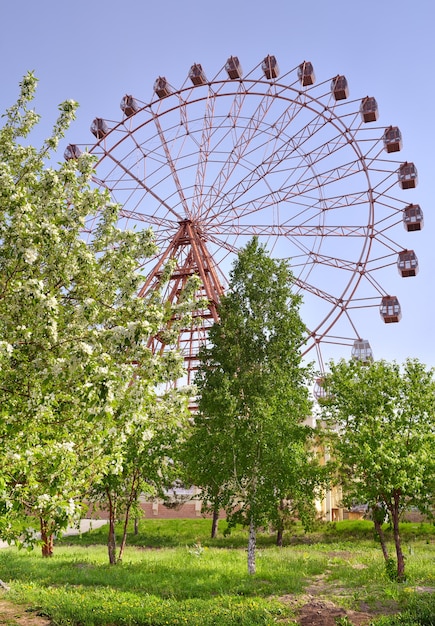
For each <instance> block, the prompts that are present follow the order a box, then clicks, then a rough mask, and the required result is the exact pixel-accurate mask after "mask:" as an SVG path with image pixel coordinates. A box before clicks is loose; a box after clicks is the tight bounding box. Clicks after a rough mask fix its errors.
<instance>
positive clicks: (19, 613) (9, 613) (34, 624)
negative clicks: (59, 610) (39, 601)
mask: <svg viewBox="0 0 435 626" xmlns="http://www.w3.org/2000/svg"><path fill="white" fill-rule="evenodd" d="M50 623H51V622H50V621H49V620H47V619H46V618H44V617H40V616H39V615H36V613H34V612H32V611H29V610H28V609H26V607H25V606H20V605H19V604H13V603H12V602H8V601H7V600H3V599H0V625H1V626H6V625H7V626H49V624H50Z"/></svg>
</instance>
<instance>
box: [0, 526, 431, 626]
mask: <svg viewBox="0 0 435 626" xmlns="http://www.w3.org/2000/svg"><path fill="white" fill-rule="evenodd" d="M225 526H226V525H225V522H220V525H219V536H218V538H217V539H215V540H211V539H210V538H209V533H210V521H209V520H203V519H199V520H143V521H142V522H141V524H140V527H139V533H138V535H134V534H133V533H130V534H129V537H128V544H129V547H128V548H127V550H126V553H125V556H124V559H123V562H122V564H119V565H117V566H110V565H108V558H107V550H106V546H105V542H106V538H107V536H106V533H107V529H104V528H102V529H98V530H94V531H92V532H90V533H87V534H85V535H83V536H82V537H65V538H63V539H62V540H59V541H58V542H57V544H56V547H55V555H54V557H53V558H52V559H42V558H41V557H40V555H39V550H34V551H33V552H26V551H18V550H16V549H6V550H1V551H0V579H1V580H3V581H5V582H7V583H8V584H9V585H10V587H11V591H9V592H8V594H7V595H8V597H9V598H10V599H12V600H13V601H15V602H17V603H24V604H27V605H30V606H31V607H32V608H34V609H36V610H38V611H39V612H40V613H41V614H44V615H48V616H50V618H51V619H52V620H53V623H54V624H57V625H58V626H61V625H62V626H66V625H67V624H68V625H69V626H79V625H80V626H115V625H116V626H117V625H124V624H129V625H148V626H160V625H163V624H174V625H176V624H190V625H192V626H209V625H212V624H213V625H217V624H219V625H224V626H225V625H233V624H238V625H242V626H245V625H246V626H256V625H260V624H262V625H269V624H276V623H277V621H280V620H284V619H287V620H288V619H291V617H292V615H293V613H292V612H293V611H294V609H295V605H294V604H289V603H286V602H284V601H282V600H280V598H282V597H284V596H287V597H288V596H291V597H292V598H295V599H296V600H298V599H299V601H300V602H302V593H303V592H304V589H305V588H306V586H307V585H308V584H310V583H312V582H313V581H314V582H315V581H318V580H322V584H323V588H322V590H321V591H320V593H321V594H322V595H323V597H325V598H327V599H330V600H332V601H334V602H335V603H336V604H337V605H340V606H343V607H349V608H354V609H358V608H359V607H360V606H362V604H364V605H365V606H369V607H372V608H375V607H376V608H379V607H381V608H382V607H388V608H390V609H391V607H393V608H397V607H402V609H403V612H404V613H403V615H405V612H406V611H408V612H409V611H410V610H411V609H412V607H413V603H414V604H415V605H416V606H417V608H418V607H419V608H418V610H420V612H421V611H424V610H426V609H425V608H424V606H423V605H424V603H425V602H426V596H427V595H428V594H425V593H423V594H421V593H420V591H418V590H419V589H420V588H422V589H425V588H429V587H431V588H433V587H435V572H434V561H435V528H434V527H433V526H431V525H429V524H428V525H423V526H422V525H409V526H406V528H405V527H404V528H403V529H402V535H403V537H404V544H405V552H406V553H407V554H408V559H407V568H408V581H407V583H406V584H405V585H403V584H402V585H400V584H398V583H394V582H392V581H389V580H388V579H387V578H386V576H385V571H384V566H383V560H382V554H381V551H380V548H379V546H378V544H377V543H376V542H375V541H374V539H373V532H372V529H371V526H370V524H366V523H364V522H362V523H361V522H360V523H354V522H347V523H346V522H343V523H337V524H335V525H323V526H319V527H318V528H317V529H316V531H315V532H313V533H310V534H309V535H305V534H304V533H303V532H302V531H301V529H300V527H298V526H296V527H294V528H293V529H292V530H291V531H289V532H287V537H286V544H287V545H286V546H285V547H284V548H282V549H279V548H276V547H275V546H274V545H273V540H274V538H273V537H272V536H271V535H270V534H269V533H261V534H260V536H259V541H258V545H259V548H258V553H257V573H256V575H255V576H249V575H248V574H247V565H246V541H247V535H246V531H245V530H244V529H242V528H237V529H235V531H234V532H232V534H231V535H230V536H228V537H225V536H224V535H223V531H224V529H225ZM133 544H135V545H133ZM432 596H433V594H432ZM428 602H429V600H428ZM422 606H423V608H422ZM414 608H415V607H414ZM432 609H433V613H434V615H435V602H433V605H432V606H431V607H429V609H427V611H432ZM415 610H417V609H415ZM409 615H411V614H409ZM415 615H416V613H415V611H414V614H413V616H411V617H409V616H408V617H409V620H411V619H414V620H415V619H417V618H415ZM408 617H406V619H408ZM391 619H392V618H391ZM404 619H405V617H404ZM418 619H420V618H418ZM409 620H408V622H403V625H404V626H417V625H418V626H420V625H424V626H427V625H430V626H432V624H431V623H430V622H427V621H426V622H424V621H414V622H410V621H409ZM398 624H399V622H397V625H398ZM400 624H401V625H402V622H400ZM382 626H390V624H389V623H388V622H386V621H384V622H382ZM391 626H396V622H394V623H393V622H391Z"/></svg>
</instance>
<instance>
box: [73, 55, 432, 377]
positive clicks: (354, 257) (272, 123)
mask: <svg viewBox="0 0 435 626" xmlns="http://www.w3.org/2000/svg"><path fill="white" fill-rule="evenodd" d="M271 58H272V57H270V59H271ZM230 61H231V59H229V60H228V62H227V63H226V64H225V65H224V66H223V67H222V68H221V69H220V70H219V72H218V73H217V75H216V76H214V77H213V78H211V79H209V80H208V82H205V80H198V81H195V82H194V84H192V82H193V81H192V77H191V76H189V75H188V76H187V77H186V81H185V83H184V84H183V85H182V86H181V87H180V88H178V89H176V88H175V87H172V86H171V87H170V89H169V88H168V89H167V91H165V92H164V93H163V92H162V93H155V95H154V97H153V99H152V100H151V102H148V103H146V102H140V101H139V100H137V98H134V101H135V104H137V105H138V107H139V108H138V110H137V112H135V113H133V114H132V115H130V116H126V115H124V116H123V119H122V120H121V121H117V122H110V121H108V120H103V122H104V123H105V128H106V127H107V128H108V132H107V133H105V134H104V136H101V137H99V141H98V142H97V143H96V144H95V145H94V146H93V147H92V148H91V149H90V152H91V153H93V154H94V155H96V157H97V159H98V164H97V168H96V172H97V174H96V178H95V182H96V183H97V184H99V185H101V186H103V187H105V188H107V189H108V190H109V191H110V193H111V195H112V197H113V198H114V200H115V201H117V202H119V203H121V204H122V206H123V208H122V212H121V222H120V225H121V226H122V227H125V228H129V227H131V225H133V224H134V225H135V227H138V228H140V227H151V228H152V229H153V230H154V232H155V235H156V241H157V244H158V246H159V249H160V252H159V253H158V255H156V257H155V258H154V259H151V260H150V261H149V263H148V264H147V265H146V267H145V268H143V270H144V271H147V272H148V278H147V280H146V283H145V284H144V286H143V288H142V289H141V292H140V295H142V296H143V295H145V294H147V293H148V290H150V289H155V288H156V287H157V286H158V285H160V282H159V281H160V278H161V272H162V269H163V266H164V264H165V262H167V261H168V260H169V259H175V262H176V270H175V271H174V273H173V276H172V279H171V280H170V281H169V284H168V286H167V288H166V292H165V293H166V297H167V298H168V299H169V300H170V301H171V302H174V303H175V302H176V301H177V298H178V294H179V292H180V289H182V287H183V285H184V284H185V282H186V280H187V279H188V277H189V276H190V275H191V274H193V273H195V274H197V275H198V276H199V277H200V279H201V289H200V290H199V291H198V294H197V295H198V297H200V296H201V297H202V296H204V297H205V298H206V299H207V301H208V305H207V306H206V307H205V308H204V309H201V310H198V311H196V312H195V321H196V323H197V324H196V326H194V327H192V328H189V329H185V330H184V331H183V332H182V333H180V339H179V345H180V348H181V349H182V350H183V353H184V354H185V358H186V364H187V372H188V379H189V381H191V379H192V373H193V372H194V369H195V367H196V356H197V351H198V348H199V345H200V344H201V342H203V341H205V340H206V337H207V329H208V327H209V326H210V324H211V323H213V321H217V319H218V304H219V298H220V297H221V295H222V293H224V289H225V286H226V284H227V276H228V273H229V271H230V268H231V261H232V259H233V258H234V255H235V254H236V253H237V251H238V250H239V249H240V248H241V247H242V246H243V245H245V243H246V242H247V241H248V240H249V239H250V238H251V237H252V236H254V235H256V236H258V237H259V239H260V240H261V241H262V242H263V243H264V244H265V245H266V247H267V248H268V250H269V251H270V253H271V254H272V255H274V256H278V257H280V258H288V259H289V263H290V265H291V268H292V271H293V274H294V285H295V290H296V291H298V292H300V293H301V294H302V295H303V299H304V304H303V305H302V309H301V314H302V317H303V319H304V321H305V323H306V325H307V327H308V329H309V330H308V334H307V339H306V343H305V344H304V346H302V347H301V349H302V351H303V353H304V354H306V353H308V352H309V351H310V350H314V351H315V352H316V354H317V357H318V361H319V364H320V369H322V368H323V358H322V349H321V346H326V345H333V344H336V345H339V346H349V350H350V347H351V346H353V344H354V342H355V340H360V339H361V334H362V335H364V336H367V335H368V334H369V333H368V332H367V330H366V329H365V326H366V325H368V324H370V323H371V322H369V321H367V320H368V319H369V318H368V316H365V317H364V316H362V315H361V311H363V312H365V310H367V309H369V308H373V307H378V306H379V301H380V299H381V298H382V297H383V296H385V295H386V294H387V292H386V291H385V290H384V288H383V287H382V286H381V284H382V282H384V280H385V279H386V278H387V277H388V273H387V270H389V269H390V266H392V265H395V263H396V259H397V255H398V253H399V252H400V251H401V250H403V249H406V246H405V245H403V244H399V243H397V244H396V243H395V241H394V239H393V235H392V232H393V230H394V229H395V228H396V226H397V225H398V224H399V223H401V222H402V221H403V220H402V218H403V216H404V211H405V209H406V207H409V205H410V202H412V198H411V197H409V196H410V195H411V194H412V191H411V192H409V191H405V192H404V194H403V195H404V196H406V197H404V198H403V199H402V197H398V198H396V197H395V195H394V194H395V190H397V191H398V193H399V194H400V196H401V195H402V190H401V187H402V188H405V187H404V186H403V185H401V184H399V183H398V171H399V168H400V167H402V166H401V165H400V164H401V161H394V160H391V159H393V158H394V156H395V154H394V153H393V154H392V155H390V154H388V153H387V154H386V152H385V146H384V141H383V140H384V135H385V130H386V129H385V126H382V127H379V126H376V125H375V124H373V122H375V121H376V119H377V115H373V116H372V118H373V119H372V118H370V120H372V121H370V120H368V119H364V120H363V119H362V117H361V112H360V110H361V107H362V103H363V102H365V101H366V100H367V98H363V99H361V98H359V99H357V100H348V99H347V98H341V97H340V98H337V94H334V85H335V82H334V80H336V79H331V78H330V79H329V80H327V81H321V82H320V83H319V84H310V85H306V86H304V87H303V89H302V90H301V83H300V77H299V76H298V69H299V67H300V63H299V64H298V65H296V66H295V67H294V68H293V69H292V70H290V71H289V72H287V73H286V74H284V75H282V76H278V73H277V71H276V72H274V73H273V74H270V76H269V77H266V76H265V74H264V72H263V70H264V67H263V70H262V63H261V62H260V63H259V65H258V66H257V67H256V68H254V69H253V70H251V71H250V72H248V73H247V74H245V75H242V71H241V67H240V65H238V69H237V71H236V70H235V69H234V68H235V65H234V59H233V62H232V64H231V63H230ZM237 63H239V62H238V59H237ZM275 63H276V65H274V67H276V68H277V67H278V65H277V62H276V60H275ZM263 65H264V63H263ZM233 66H234V68H233ZM197 67H200V66H199V65H197ZM228 68H230V69H231V68H233V69H234V72H233V73H232V74H229V73H228V71H229V70H228ZM267 68H269V65H268V66H267ZM269 69H270V68H269ZM201 72H202V67H201ZM299 73H300V71H299ZM207 75H209V72H208V71H207ZM310 75H311V74H310ZM201 76H202V74H201ZM204 76H205V73H204ZM312 77H313V78H312V79H313V82H314V70H313V71H312ZM342 78H344V77H342ZM157 82H158V81H157ZM346 83H347V81H346ZM159 84H160V83H159ZM331 89H332V91H331ZM344 95H345V96H347V92H346V94H344ZM370 100H372V101H373V102H375V100H374V98H371V99H370ZM372 108H373V107H372ZM376 111H377V109H376ZM129 112H130V111H129ZM98 119H100V118H98ZM387 128H388V127H387ZM390 128H391V127H390ZM396 147H400V146H396ZM74 153H75V151H74V150H70V151H69V153H68V154H69V158H71V154H74ZM413 182H414V181H413ZM415 182H416V181H415ZM406 188H407V189H408V188H409V189H412V187H411V186H408V187H406ZM407 194H408V195H407ZM421 224H422V221H421ZM88 230H89V232H90V236H92V219H91V218H90V220H89V224H88ZM401 232H402V233H403V232H406V231H404V229H403V228H402V229H401ZM361 327H362V330H363V332H362V333H361V334H360V332H359V330H358V328H361ZM152 345H153V349H155V350H160V349H162V344H161V342H160V341H159V338H158V337H156V338H153V340H152Z"/></svg>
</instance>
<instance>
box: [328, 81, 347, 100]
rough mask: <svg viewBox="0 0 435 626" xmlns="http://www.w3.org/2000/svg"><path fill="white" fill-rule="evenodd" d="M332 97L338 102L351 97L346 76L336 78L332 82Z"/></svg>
mask: <svg viewBox="0 0 435 626" xmlns="http://www.w3.org/2000/svg"><path fill="white" fill-rule="evenodd" d="M331 91H332V95H333V96H334V98H335V99H336V100H346V98H348V97H349V87H348V85H347V80H346V77H345V76H336V77H335V78H333V79H332V82H331Z"/></svg>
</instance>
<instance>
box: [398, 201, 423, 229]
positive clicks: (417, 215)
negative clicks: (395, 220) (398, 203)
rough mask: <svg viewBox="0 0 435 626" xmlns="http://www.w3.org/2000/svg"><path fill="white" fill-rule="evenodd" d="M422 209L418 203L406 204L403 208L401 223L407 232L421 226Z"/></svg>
mask: <svg viewBox="0 0 435 626" xmlns="http://www.w3.org/2000/svg"><path fill="white" fill-rule="evenodd" d="M423 223H424V222H423V211H422V210H421V208H420V205H419V204H408V206H407V207H405V208H404V209H403V225H404V226H405V228H406V230H407V231H408V232H411V231H413V230H421V229H422V228H423Z"/></svg>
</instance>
